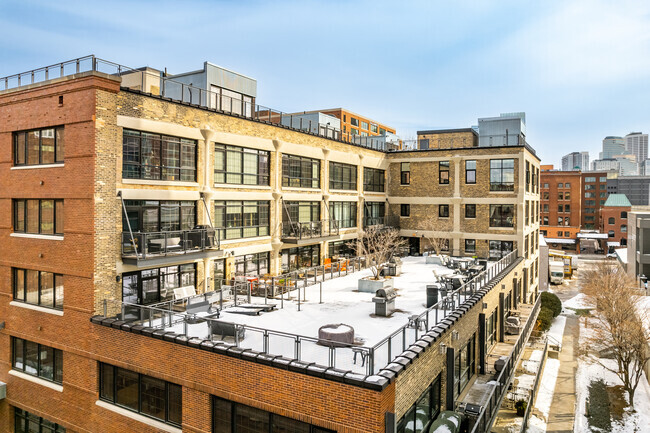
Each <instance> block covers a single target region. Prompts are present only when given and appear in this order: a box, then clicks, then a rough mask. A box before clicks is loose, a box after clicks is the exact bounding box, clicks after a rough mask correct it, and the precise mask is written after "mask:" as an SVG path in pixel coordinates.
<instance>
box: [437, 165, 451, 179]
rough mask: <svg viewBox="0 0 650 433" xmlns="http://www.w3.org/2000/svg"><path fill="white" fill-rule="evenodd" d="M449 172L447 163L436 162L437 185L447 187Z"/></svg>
mask: <svg viewBox="0 0 650 433" xmlns="http://www.w3.org/2000/svg"><path fill="white" fill-rule="evenodd" d="M449 172H450V164H449V161H439V162H438V184H440V185H449Z"/></svg>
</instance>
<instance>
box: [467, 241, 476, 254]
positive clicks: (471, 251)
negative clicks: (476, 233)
mask: <svg viewBox="0 0 650 433" xmlns="http://www.w3.org/2000/svg"><path fill="white" fill-rule="evenodd" d="M468 242H469V244H468ZM471 243H473V244H474V245H473V246H472V247H470V248H468V245H471ZM465 252H466V253H476V239H465Z"/></svg>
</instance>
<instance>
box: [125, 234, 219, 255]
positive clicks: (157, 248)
mask: <svg viewBox="0 0 650 433" xmlns="http://www.w3.org/2000/svg"><path fill="white" fill-rule="evenodd" d="M212 249H219V231H218V230H215V229H194V230H174V231H164V232H134V233H131V232H122V257H125V258H127V257H135V258H137V259H141V260H146V259H147V258H152V257H160V256H166V255H172V254H186V253H190V252H197V251H205V250H212Z"/></svg>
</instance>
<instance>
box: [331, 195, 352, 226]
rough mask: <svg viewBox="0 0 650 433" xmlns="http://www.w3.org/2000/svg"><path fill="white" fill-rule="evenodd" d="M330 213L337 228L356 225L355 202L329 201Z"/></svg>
mask: <svg viewBox="0 0 650 433" xmlns="http://www.w3.org/2000/svg"><path fill="white" fill-rule="evenodd" d="M330 214H331V216H332V219H333V220H334V221H336V222H337V224H338V228H340V229H345V228H350V227H356V226H357V203H356V202H347V201H333V202H330Z"/></svg>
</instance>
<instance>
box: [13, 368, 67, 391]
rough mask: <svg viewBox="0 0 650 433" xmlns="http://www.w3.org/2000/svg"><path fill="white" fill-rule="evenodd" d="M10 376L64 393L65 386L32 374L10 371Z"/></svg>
mask: <svg viewBox="0 0 650 433" xmlns="http://www.w3.org/2000/svg"><path fill="white" fill-rule="evenodd" d="M9 374H10V375H12V376H16V377H19V378H21V379H24V380H26V381H28V382H32V383H36V384H38V385H41V386H44V387H46V388H50V389H53V390H54V391H57V392H63V386H62V385H59V384H58V383H54V382H50V381H49V380H45V379H41V378H40V377H36V376H32V375H31V374H27V373H23V372H22V371H17V370H9Z"/></svg>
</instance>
